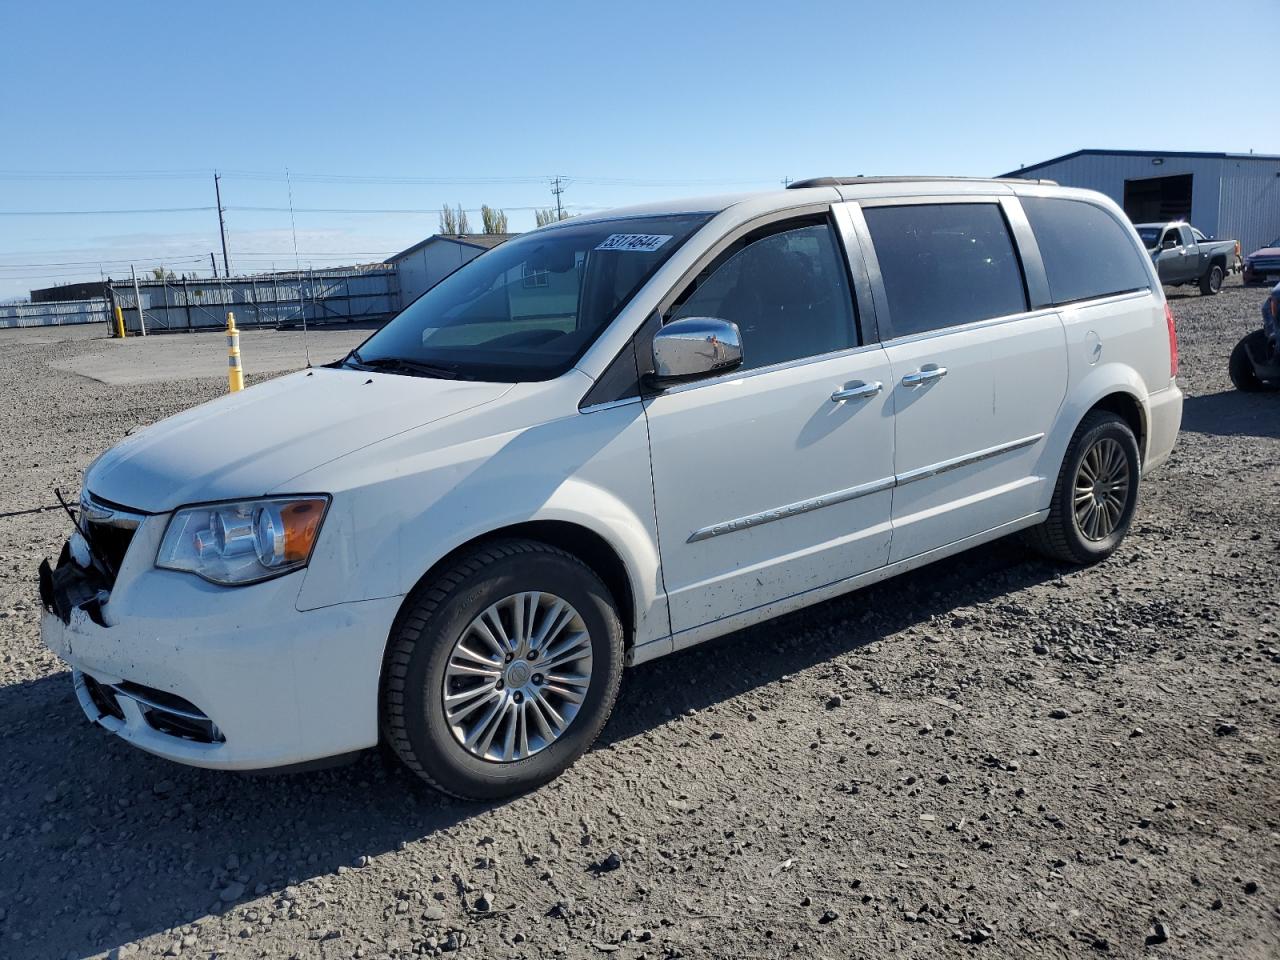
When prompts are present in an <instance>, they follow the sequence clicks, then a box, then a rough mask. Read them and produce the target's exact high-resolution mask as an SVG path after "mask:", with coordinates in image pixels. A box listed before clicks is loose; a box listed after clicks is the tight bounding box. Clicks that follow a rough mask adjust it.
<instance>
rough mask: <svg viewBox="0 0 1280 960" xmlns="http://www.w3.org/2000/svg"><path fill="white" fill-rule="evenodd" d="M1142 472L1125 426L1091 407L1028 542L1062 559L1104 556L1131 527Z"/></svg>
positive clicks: (1093, 559) (1085, 559)
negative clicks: (1042, 517)
mask: <svg viewBox="0 0 1280 960" xmlns="http://www.w3.org/2000/svg"><path fill="white" fill-rule="evenodd" d="M1140 473H1141V460H1140V457H1139V453H1138V441H1137V438H1135V437H1134V435H1133V431H1132V430H1130V429H1129V425H1128V424H1127V423H1125V421H1124V420H1122V419H1121V418H1120V417H1118V416H1116V415H1115V414H1114V413H1110V412H1108V411H1106V410H1094V411H1092V412H1090V413H1089V414H1088V415H1087V416H1086V417H1085V418H1084V420H1083V421H1081V423H1080V426H1079V427H1077V428H1076V432H1075V435H1074V436H1073V437H1072V438H1071V444H1070V446H1068V447H1067V455H1066V457H1065V458H1064V459H1063V461H1062V468H1061V469H1060V470H1059V471H1058V482H1057V485H1056V486H1055V487H1054V490H1053V501H1052V503H1051V505H1050V508H1049V516H1048V518H1047V519H1046V520H1045V521H1044V523H1042V524H1040V525H1039V526H1037V527H1032V528H1031V529H1030V530H1029V531H1027V539H1028V541H1029V543H1030V544H1031V546H1032V547H1033V548H1035V549H1036V550H1037V551H1039V552H1040V553H1042V554H1044V555H1045V556H1047V557H1049V558H1050V559H1052V560H1059V561H1062V562H1063V563H1077V564H1089V563H1097V562H1099V561H1101V560H1105V559H1106V558H1107V557H1109V556H1111V554H1112V553H1114V552H1115V550H1116V548H1117V547H1118V546H1120V542H1121V541H1122V540H1124V537H1125V534H1126V533H1128V532H1129V524H1130V522H1131V521H1132V520H1133V511H1134V509H1135V508H1136V507H1137V505H1138V482H1139V474H1140Z"/></svg>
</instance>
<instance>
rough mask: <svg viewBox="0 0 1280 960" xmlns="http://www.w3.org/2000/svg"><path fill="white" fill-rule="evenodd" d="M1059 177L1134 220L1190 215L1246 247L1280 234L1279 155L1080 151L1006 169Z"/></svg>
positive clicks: (1194, 223) (1200, 224)
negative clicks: (1093, 192)
mask: <svg viewBox="0 0 1280 960" xmlns="http://www.w3.org/2000/svg"><path fill="white" fill-rule="evenodd" d="M1002 176H1006V177H1026V178H1028V179H1043V180H1056V181H1057V182H1058V183H1060V184H1062V185H1063V186H1068V187H1086V188H1088V189H1090V190H1097V191H1099V192H1100V193H1105V194H1106V195H1107V196H1109V197H1111V199H1112V200H1114V201H1115V202H1116V203H1118V204H1120V205H1121V206H1122V207H1123V208H1124V212H1125V213H1127V214H1128V215H1129V219H1131V220H1133V221H1134V222H1135V223H1144V222H1153V221H1167V220H1184V219H1185V220H1187V221H1189V222H1190V223H1191V225H1192V226H1195V227H1198V228H1199V229H1200V230H1202V231H1203V232H1204V233H1205V234H1207V235H1208V236H1211V237H1216V238H1218V239H1221V240H1239V241H1240V246H1241V252H1242V253H1245V254H1248V253H1249V251H1250V250H1256V249H1257V248H1258V247H1261V246H1265V245H1266V244H1268V243H1270V242H1271V241H1272V240H1274V239H1275V238H1276V237H1280V156H1276V155H1274V154H1272V155H1266V154H1255V153H1187V152H1176V151H1175V152H1169V153H1160V152H1158V151H1148V150H1077V151H1076V152H1075V153H1068V154H1066V155H1065V156H1061V157H1054V158H1053V159H1052V160H1045V161H1042V162H1040V163H1033V164H1031V165H1030V166H1027V167H1021V168H1019V169H1017V170H1011V171H1010V172H1008V173H1005V174H1002Z"/></svg>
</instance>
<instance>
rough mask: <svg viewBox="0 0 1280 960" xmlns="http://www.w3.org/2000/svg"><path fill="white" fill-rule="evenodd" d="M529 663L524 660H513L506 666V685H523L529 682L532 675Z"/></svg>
mask: <svg viewBox="0 0 1280 960" xmlns="http://www.w3.org/2000/svg"><path fill="white" fill-rule="evenodd" d="M532 673H533V672H532V671H531V670H530V669H529V664H528V663H526V662H525V661H524V660H513V661H512V662H511V665H510V666H508V667H507V686H509V687H523V686H524V685H525V684H526V683H528V682H529V678H530V677H531V676H532Z"/></svg>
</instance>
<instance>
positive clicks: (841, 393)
mask: <svg viewBox="0 0 1280 960" xmlns="http://www.w3.org/2000/svg"><path fill="white" fill-rule="evenodd" d="M883 389H884V384H882V383H881V382H880V381H879V380H876V381H874V382H872V383H863V382H862V381H861V380H854V381H853V382H852V383H849V384H845V386H843V387H841V388H840V389H839V390H837V391H836V392H835V393H833V394H832V395H831V402H832V403H844V401H846V400H861V399H862V398H863V397H874V396H875V395H876V394H877V393H879V392H880V391H881V390H883Z"/></svg>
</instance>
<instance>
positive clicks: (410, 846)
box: [0, 281, 1280, 960]
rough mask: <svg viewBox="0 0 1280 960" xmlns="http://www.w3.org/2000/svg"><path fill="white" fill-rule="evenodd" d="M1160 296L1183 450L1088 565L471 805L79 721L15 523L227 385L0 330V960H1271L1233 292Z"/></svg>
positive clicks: (718, 653) (751, 684) (1263, 614)
mask: <svg viewBox="0 0 1280 960" xmlns="http://www.w3.org/2000/svg"><path fill="white" fill-rule="evenodd" d="M1170 296H1171V302H1172V304H1173V309H1174V312H1175V314H1176V315H1177V318H1178V321H1179V329H1180V332H1181V343H1182V368H1183V375H1182V381H1183V385H1184V389H1186V390H1187V392H1188V400H1187V405H1186V411H1185V418H1184V421H1183V427H1184V432H1183V434H1182V438H1181V440H1180V443H1179V446H1178V448H1177V450H1176V452H1175V454H1174V456H1173V459H1172V460H1171V461H1170V463H1169V464H1168V465H1167V466H1165V467H1164V468H1162V469H1161V470H1160V471H1158V472H1156V473H1155V474H1153V475H1152V476H1151V477H1150V479H1149V482H1147V483H1146V484H1145V485H1144V488H1143V497H1142V501H1141V504H1140V506H1139V513H1138V517H1137V520H1136V522H1135V527H1134V530H1133V532H1132V534H1131V536H1130V538H1129V540H1128V542H1127V543H1126V545H1125V546H1124V547H1123V548H1122V549H1121V550H1120V552H1119V553H1118V554H1117V555H1116V556H1115V557H1114V558H1112V560H1111V561H1109V562H1108V563H1106V564H1103V565H1102V566H1100V567H1096V568H1092V569H1087V570H1068V569H1062V568H1058V567H1054V566H1051V565H1048V564H1046V563H1043V562H1041V561H1039V560H1035V559H1032V558H1030V557H1029V556H1028V555H1027V554H1025V553H1024V552H1023V551H1022V549H1021V548H1020V546H1019V545H1018V544H1017V543H1013V542H1001V543H996V544H993V545H991V546H989V547H986V548H983V549H981V550H978V551H976V552H973V553H971V554H968V555H965V556H963V557H960V558H957V559H954V560H952V561H948V562H944V563H942V564H939V565H936V566H934V567H930V568H926V569H924V570H922V571H919V572H917V573H914V574H911V575H908V576H906V577H903V578H900V579H898V580H896V581H892V582H889V583H886V584H882V585H880V586H877V587H874V588H872V589H868V590H865V591H862V592H860V593H856V594H852V595H850V596H848V597H845V598H842V599H839V600H836V601H833V602H831V603H827V604H824V605H822V606H820V607H817V608H814V609H812V610H810V611H807V612H804V613H802V614H798V615H794V616H791V617H788V618H786V619H783V620H780V621H777V622H775V623H772V624H769V625H766V626H762V627H758V628H755V629H752V630H749V631H746V632H744V633H741V634H738V635H735V636H733V637H729V638H726V639H724V640H721V641H719V642H715V643H712V644H710V645H706V646H703V647H701V648H697V649H694V650H691V651H688V652H686V653H684V654H680V655H677V656H674V657H671V658H668V659H666V660H662V661H659V662H657V663H654V664H650V665H647V666H644V667H640V668H638V669H636V670H634V671H632V672H631V673H629V674H628V676H627V677H626V679H625V681H624V684H623V696H622V701H621V703H620V704H619V707H618V709H617V711H616V712H615V714H614V717H613V719H612V721H611V722H610V724H609V727H608V728H607V729H606V731H605V735H604V737H603V740H602V741H601V743H600V744H599V745H598V746H597V747H596V749H594V750H593V751H592V752H591V753H590V754H589V755H588V756H587V757H585V758H584V759H583V760H582V761H581V762H579V763H578V765H577V766H575V767H574V768H573V769H571V770H570V771H569V772H568V773H567V774H566V775H565V776H564V777H562V778H561V779H560V780H559V781H557V782H556V783H554V784H552V785H550V786H549V787H546V788H544V789H542V790H540V791H538V792H537V793H535V794H532V795H530V796H527V797H524V798H521V799H519V800H516V801H513V802H510V803H506V804H503V805H500V806H496V807H482V806H474V805H462V804H458V803H455V802H451V801H447V800H444V799H442V798H440V797H437V796H436V795H434V794H432V793H430V792H429V791H426V790H425V789H422V788H419V787H418V786H417V784H416V783H415V782H414V781H413V780H412V779H411V778H410V777H409V776H408V775H406V774H404V773H402V772H401V771H400V770H399V769H398V768H397V767H395V766H394V765H392V764H390V763H389V762H387V761H386V760H385V759H383V757H382V756H380V755H378V754H377V753H369V754H368V755H366V756H365V757H364V758H363V759H361V760H360V761H359V762H357V763H356V764H354V765H351V766H347V767H343V768H340V769H336V770H329V771H324V772H320V773H312V774H306V775H294V776H288V777H246V776H240V775H234V774H219V773H209V772H204V771H198V770H192V769H187V768H184V767H179V766H175V765H172V764H169V763H166V762H164V761H161V760H158V759H153V758H151V757H148V756H146V755H144V754H142V753H140V752H138V751H135V750H133V749H131V748H128V747H126V746H124V745H122V744H120V743H118V742H116V740H115V739H114V738H112V737H110V736H108V735H106V734H105V733H103V732H101V731H99V730H97V729H95V728H91V727H90V726H88V725H87V724H86V722H85V720H84V718H83V716H82V714H81V713H80V710H79V707H78V706H77V705H76V702H75V699H74V697H73V695H72V691H71V684H70V681H69V678H68V675H67V673H66V671H65V669H64V668H63V666H62V664H61V663H59V662H58V661H57V660H56V659H55V658H54V657H53V656H52V655H50V654H49V653H47V652H46V651H44V649H43V648H42V647H41V646H40V643H39V637H38V629H37V609H38V602H37V600H36V598H35V570H36V565H37V564H38V562H39V560H40V558H41V557H43V556H44V555H46V554H49V555H52V554H56V552H57V550H58V548H59V546H60V544H61V541H62V539H63V538H64V537H65V535H66V532H67V523H66V520H65V518H64V517H62V516H61V515H60V514H58V513H57V512H53V511H46V512H37V513H19V514H13V513H12V512H13V511H22V510H25V509H27V508H34V507H40V506H42V505H46V504H50V503H52V502H53V500H52V497H51V494H50V490H51V487H53V486H54V485H55V484H62V485H64V486H65V487H67V488H69V489H70V490H76V489H78V484H79V475H80V471H81V470H83V469H84V467H85V466H87V465H88V463H89V462H90V461H91V459H92V458H93V457H94V456H95V455H96V454H97V453H98V452H100V451H101V450H103V449H104V448H106V447H107V446H109V445H110V444H112V443H114V442H115V441H117V440H118V439H120V438H121V437H122V436H124V435H125V433H126V432H127V431H129V430H131V429H134V428H136V427H137V426H138V425H140V424H145V423H149V422H151V421H154V420H157V419H159V418H161V417H163V416H166V415H169V414H172V413H175V412H177V411H179V410H181V409H183V408H185V407H188V406H190V405H192V404H194V403H196V402H199V401H202V400H205V399H207V398H210V397H213V396H215V395H216V394H218V393H219V392H220V391H221V390H222V389H223V388H224V381H223V380H222V379H221V378H220V377H214V378H211V379H206V380H182V381H176V382H152V383H144V384H141V385H137V386H133V387H112V386H109V385H107V384H104V383H101V382H98V381H95V380H92V379H89V378H87V377H85V376H81V375H78V374H76V373H73V372H70V369H77V370H82V371H83V370H85V369H87V367H86V365H85V364H86V362H87V361H86V358H90V357H91V355H93V354H95V353H103V352H105V351H108V350H110V349H112V344H110V343H109V342H107V341H103V340H100V339H91V338H89V337H88V336H87V335H86V332H85V331H74V332H66V333H63V332H57V331H54V332H51V333H40V334H33V333H31V332H30V331H0V436H3V453H4V460H5V469H4V470H3V471H2V472H0V513H4V514H5V515H4V516H2V517H0V957H15V958H17V957H56V958H61V957H64V956H73V957H79V956H85V955H95V954H100V953H101V954H105V953H110V955H112V956H116V955H119V956H129V955H137V956H161V955H164V956H177V955H181V956H187V957H196V956H198V957H208V956H212V955H217V956H220V957H236V958H242V957H243V958H248V957H290V956H298V957H325V958H338V957H406V956H414V955H420V954H427V955H436V954H445V953H447V954H449V955H450V956H452V955H454V953H455V952H456V953H457V954H458V955H460V956H464V957H465V956H472V957H530V958H533V957H550V956H556V957H559V956H568V957H605V956H609V955H613V956H615V957H619V958H627V960H630V958H635V957H641V956H644V957H651V958H674V957H688V958H694V957H725V958H745V957H785V956H795V957H806V958H807V957H828V958H838V957H841V958H842V957H855V956H856V957H894V958H902V957H939V956H988V957H1004V956H1010V957H1015V956H1016V957H1026V956H1037V957H1040V956H1046V957H1068V956H1073V957H1074V956H1098V955H1111V956H1122V957H1135V956H1153V957H1158V956H1166V957H1231V958H1252V957H1276V956H1280V824H1278V821H1280V777H1278V776H1277V774H1278V770H1277V760H1278V752H1280V735H1278V732H1280V684H1278V683H1277V681H1278V680H1280V619H1278V617H1280V605H1278V604H1277V591H1276V587H1275V584H1276V579H1277V559H1278V555H1277V550H1278V549H1280V528H1278V526H1277V519H1280V511H1278V509H1277V481H1278V480H1280V469H1278V468H1277V461H1280V418H1277V412H1278V410H1277V404H1280V397H1277V396H1256V395H1255V396H1246V395H1243V394H1239V393H1236V392H1234V391H1232V390H1231V387H1230V383H1229V382H1228V380H1227V377H1226V360H1227V354H1228V352H1229V350H1230V348H1231V346H1232V345H1233V344H1234V343H1235V341H1236V340H1237V338H1238V337H1240V336H1241V335H1243V334H1244V333H1245V332H1246V331H1247V330H1249V329H1251V328H1253V327H1254V326H1256V325H1257V319H1256V318H1257V317H1258V305H1259V303H1260V302H1261V300H1262V297H1263V292H1262V291H1260V290H1244V289H1242V288H1241V287H1240V286H1239V284H1238V281H1235V282H1233V283H1232V284H1230V285H1229V286H1228V287H1227V289H1226V290H1225V291H1224V292H1223V293H1222V294H1221V295H1220V296H1218V297H1214V298H1208V297H1200V296H1199V295H1198V294H1196V293H1190V294H1185V295H1184V294H1183V293H1182V292H1172V291H1171V294H1170ZM10 334H11V335H10ZM214 336H216V335H214ZM152 339H153V340H159V339H161V338H152ZM175 339H176V338H175ZM358 339H359V335H353V342H354V341H355V340H358ZM135 348H136V347H135ZM249 356H250V354H249V350H248V348H247V347H246V358H248V357H249ZM89 366H92V364H91V363H89Z"/></svg>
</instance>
